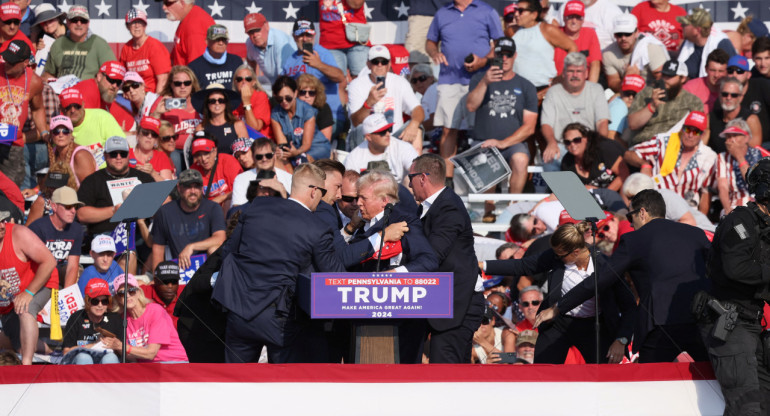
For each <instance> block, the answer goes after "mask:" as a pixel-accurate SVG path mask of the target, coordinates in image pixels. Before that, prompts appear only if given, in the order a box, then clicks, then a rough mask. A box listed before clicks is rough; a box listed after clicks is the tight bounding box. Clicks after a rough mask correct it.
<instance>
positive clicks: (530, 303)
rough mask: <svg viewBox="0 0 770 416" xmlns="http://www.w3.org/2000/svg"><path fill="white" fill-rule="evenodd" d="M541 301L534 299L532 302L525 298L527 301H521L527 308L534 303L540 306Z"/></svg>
mask: <svg viewBox="0 0 770 416" xmlns="http://www.w3.org/2000/svg"><path fill="white" fill-rule="evenodd" d="M541 302H542V301H540V300H533V301H531V302H527V301H526V300H525V301H523V302H521V306H523V307H525V308H529V305H532V306H540V303H541Z"/></svg>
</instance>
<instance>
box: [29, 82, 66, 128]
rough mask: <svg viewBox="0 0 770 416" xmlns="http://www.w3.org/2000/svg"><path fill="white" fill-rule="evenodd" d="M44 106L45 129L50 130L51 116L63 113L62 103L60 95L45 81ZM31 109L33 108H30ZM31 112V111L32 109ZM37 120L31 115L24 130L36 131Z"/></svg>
mask: <svg viewBox="0 0 770 416" xmlns="http://www.w3.org/2000/svg"><path fill="white" fill-rule="evenodd" d="M43 108H45V122H46V126H45V127H43V130H48V125H50V123H51V117H53V116H56V115H58V114H61V105H60V104H59V96H58V95H56V93H55V92H54V90H53V88H51V86H50V85H48V83H47V82H44V83H43ZM30 110H31V109H30ZM30 114H31V111H30ZM34 130H35V122H34V121H33V120H32V117H31V116H30V117H29V118H27V121H26V122H25V123H24V130H23V131H24V132H28V131H34Z"/></svg>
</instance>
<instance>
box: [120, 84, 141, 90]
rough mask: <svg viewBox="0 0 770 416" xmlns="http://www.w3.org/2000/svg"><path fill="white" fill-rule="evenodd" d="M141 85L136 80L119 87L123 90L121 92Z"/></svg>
mask: <svg viewBox="0 0 770 416" xmlns="http://www.w3.org/2000/svg"><path fill="white" fill-rule="evenodd" d="M141 86H142V84H140V83H138V82H131V83H128V84H123V88H121V89H122V90H123V92H129V91H130V90H135V89H138V88H139V87H141Z"/></svg>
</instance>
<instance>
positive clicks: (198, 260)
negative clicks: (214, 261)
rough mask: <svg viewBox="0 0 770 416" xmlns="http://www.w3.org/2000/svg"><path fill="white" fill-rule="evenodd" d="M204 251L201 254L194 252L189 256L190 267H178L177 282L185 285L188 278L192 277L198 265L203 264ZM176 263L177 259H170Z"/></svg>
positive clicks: (204, 258) (198, 267) (177, 262)
mask: <svg viewBox="0 0 770 416" xmlns="http://www.w3.org/2000/svg"><path fill="white" fill-rule="evenodd" d="M206 257H208V256H206V253H203V254H196V255H194V256H190V267H188V268H186V269H184V270H182V269H179V284H180V285H186V284H187V283H188V282H189V281H190V279H192V277H193V275H194V274H195V272H197V271H198V269H200V267H201V266H202V265H203V263H205V262H206ZM171 261H173V262H174V263H176V264H179V259H171Z"/></svg>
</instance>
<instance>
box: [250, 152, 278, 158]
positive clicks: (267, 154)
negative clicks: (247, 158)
mask: <svg viewBox="0 0 770 416" xmlns="http://www.w3.org/2000/svg"><path fill="white" fill-rule="evenodd" d="M273 155H275V153H263V154H255V155H254V160H262V158H265V159H267V160H270V159H272V158H273Z"/></svg>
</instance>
